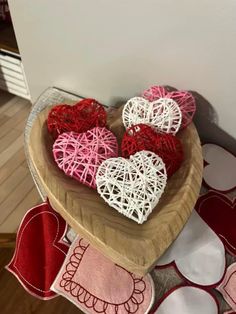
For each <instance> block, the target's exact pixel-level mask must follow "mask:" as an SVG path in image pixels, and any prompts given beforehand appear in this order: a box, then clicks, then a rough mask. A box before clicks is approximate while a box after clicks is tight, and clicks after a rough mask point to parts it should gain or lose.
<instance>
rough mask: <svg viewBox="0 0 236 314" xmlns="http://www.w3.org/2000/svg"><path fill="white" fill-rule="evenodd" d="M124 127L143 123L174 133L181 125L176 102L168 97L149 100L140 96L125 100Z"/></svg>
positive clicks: (179, 112) (180, 115) (179, 111)
mask: <svg viewBox="0 0 236 314" xmlns="http://www.w3.org/2000/svg"><path fill="white" fill-rule="evenodd" d="M122 118H123V123H124V126H125V128H129V127H131V126H132V125H135V124H139V123H144V124H148V125H151V126H153V127H155V128H156V129H157V130H158V131H161V132H165V133H172V134H176V133H177V132H178V130H179V128H180V126H181V121H182V114H181V110H180V108H179V106H178V104H177V103H176V102H175V101H174V100H172V99H170V98H160V99H158V100H156V101H153V102H149V101H148V100H146V99H144V98H142V97H133V98H131V99H130V100H128V101H127V103H126V104H125V106H124V109H123V112H122Z"/></svg>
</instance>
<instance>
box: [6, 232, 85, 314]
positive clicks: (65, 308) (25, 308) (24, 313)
mask: <svg viewBox="0 0 236 314" xmlns="http://www.w3.org/2000/svg"><path fill="white" fill-rule="evenodd" d="M0 241H1V237H0ZM12 256H13V250H12V249H1V253H0V282H1V285H0V295H1V297H0V313H1V314H55V313H56V314H82V313H83V312H82V311H80V310H79V309H78V308H77V307H76V306H75V305H73V304H72V303H71V302H69V301H68V300H66V299H65V298H63V297H56V298H54V299H52V300H48V301H42V300H39V299H37V298H35V297H33V296H31V295H30V294H29V293H28V292H27V291H25V290H24V289H23V288H22V286H21V285H20V283H19V282H18V281H17V280H16V278H15V277H14V276H13V275H12V274H10V273H9V272H8V271H7V270H6V269H4V267H5V265H7V264H8V263H9V262H10V259H11V258H12Z"/></svg>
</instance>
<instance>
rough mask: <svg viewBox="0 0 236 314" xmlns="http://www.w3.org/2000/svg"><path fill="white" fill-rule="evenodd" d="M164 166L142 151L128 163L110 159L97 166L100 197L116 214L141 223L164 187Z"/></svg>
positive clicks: (148, 153)
mask: <svg viewBox="0 0 236 314" xmlns="http://www.w3.org/2000/svg"><path fill="white" fill-rule="evenodd" d="M166 181H167V175H166V168H165V164H164V163H163V161H162V159H161V158H160V157H158V156H157V155H156V154H154V153H152V152H149V151H141V152H138V153H136V154H134V155H132V156H130V159H125V158H122V157H118V158H110V159H107V160H105V161H104V162H102V164H101V165H100V166H99V168H98V171H97V175H96V183H97V191H98V193H99V194H100V195H101V197H102V198H103V199H104V200H105V201H106V202H107V203H108V204H109V205H110V206H112V207H114V208H115V209H116V210H118V212H120V213H121V214H123V215H125V216H127V217H128V218H131V219H133V220H135V221H136V222H138V223H143V222H144V221H145V220H147V217H148V215H149V214H150V213H151V212H152V210H153V208H154V207H155V206H156V204H157V203H158V201H159V199H160V197H161V195H162V193H163V191H164V189H165V186H166Z"/></svg>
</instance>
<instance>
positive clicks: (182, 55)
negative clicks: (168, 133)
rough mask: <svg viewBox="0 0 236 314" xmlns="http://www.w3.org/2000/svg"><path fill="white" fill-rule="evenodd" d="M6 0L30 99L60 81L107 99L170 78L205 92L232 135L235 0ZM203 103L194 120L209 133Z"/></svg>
mask: <svg viewBox="0 0 236 314" xmlns="http://www.w3.org/2000/svg"><path fill="white" fill-rule="evenodd" d="M9 4H10V9H11V13H12V17H13V22H14V26H15V31H16V36H17V39H18V44H19V48H20V51H21V55H22V58H23V63H24V66H25V71H26V75H27V78H28V82H29V87H30V91H31V95H32V98H33V100H35V99H36V98H37V97H38V96H39V94H40V93H41V92H42V91H43V90H44V89H45V88H47V87H48V86H59V87H63V88H64V89H67V90H71V91H75V92H77V93H79V94H81V95H83V96H92V97H95V98H97V99H99V100H100V101H103V102H105V103H107V104H112V103H114V102H116V101H117V100H118V99H119V98H120V97H124V98H127V97H131V96H133V95H135V94H137V93H139V92H140V91H142V90H143V89H144V88H146V87H148V86H149V85H150V84H154V83H157V84H168V85H172V86H175V87H177V88H183V89H189V90H195V91H197V92H198V93H200V94H201V95H202V96H204V97H205V98H206V99H207V100H208V102H209V103H210V104H211V105H212V107H213V109H214V110H212V108H211V109H209V110H210V111H214V122H213V123H214V127H216V129H219V130H220V131H222V132H223V133H224V134H225V135H227V134H230V135H231V136H233V137H234V136H236V123H235V121H236V109H235V107H236V100H235V95H236V93H235V88H236V1H235V0H201V1H196V0H116V1H114V0H86V1H85V0H67V1H65V0H50V1H49V0H40V1H32V0H18V1H15V0H9ZM205 105H206V106H209V105H207V103H204V101H202V102H201V107H204V106H205ZM209 108H210V107H209ZM209 110H205V111H207V112H208V111H209ZM205 111H204V108H203V111H201V112H200V113H199V114H198V122H197V123H198V125H200V126H201V127H202V130H203V132H204V134H205V135H206V137H207V134H206V132H208V133H209V137H210V138H211V137H214V136H215V132H216V130H213V131H210V130H209V128H208V127H207V128H206V125H205V122H204V118H206V112H205ZM207 119H208V120H210V119H212V118H207ZM211 133H212V134H211ZM223 138H224V139H225V141H227V139H226V138H225V137H224V136H223ZM231 140H232V141H231ZM228 141H229V142H230V141H231V142H230V143H231V144H229V145H231V146H232V145H233V144H232V143H233V139H232V138H230V137H229V138H228ZM227 145H228V144H227V143H226V146H227Z"/></svg>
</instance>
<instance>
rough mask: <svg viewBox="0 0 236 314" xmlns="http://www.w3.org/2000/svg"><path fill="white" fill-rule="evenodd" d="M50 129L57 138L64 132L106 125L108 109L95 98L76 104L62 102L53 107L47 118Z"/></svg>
mask: <svg viewBox="0 0 236 314" xmlns="http://www.w3.org/2000/svg"><path fill="white" fill-rule="evenodd" d="M47 125H48V131H49V133H51V134H52V136H53V138H54V139H56V138H57V137H58V135H60V134H62V133H64V132H70V131H74V132H77V133H83V132H86V131H87V130H89V129H92V128H93V127H96V126H100V127H103V126H105V125H106V111H105V109H104V108H103V106H102V105H101V104H100V103H99V102H97V101H96V100H95V99H90V98H88V99H83V100H81V101H80V102H78V103H77V104H75V105H74V106H69V105H66V104H61V105H57V106H55V107H53V108H52V109H51V111H50V112H49V115H48V119H47Z"/></svg>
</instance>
